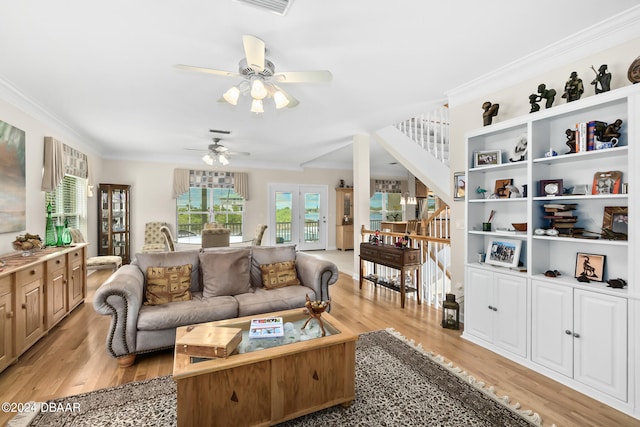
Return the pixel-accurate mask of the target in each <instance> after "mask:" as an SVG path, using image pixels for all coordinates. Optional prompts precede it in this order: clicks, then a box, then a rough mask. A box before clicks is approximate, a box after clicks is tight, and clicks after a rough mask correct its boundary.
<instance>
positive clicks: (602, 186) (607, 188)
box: [591, 171, 622, 194]
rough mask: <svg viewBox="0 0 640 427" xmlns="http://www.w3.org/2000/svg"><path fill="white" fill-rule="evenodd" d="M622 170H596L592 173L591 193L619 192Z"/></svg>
mask: <svg viewBox="0 0 640 427" xmlns="http://www.w3.org/2000/svg"><path fill="white" fill-rule="evenodd" d="M621 182H622V172H620V171H608V172H596V173H595V174H594V175H593V186H592V187H591V194H620V189H621Z"/></svg>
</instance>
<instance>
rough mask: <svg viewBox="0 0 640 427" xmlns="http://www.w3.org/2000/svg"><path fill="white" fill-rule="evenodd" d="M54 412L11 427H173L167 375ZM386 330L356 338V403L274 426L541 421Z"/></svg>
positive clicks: (58, 403)
mask: <svg viewBox="0 0 640 427" xmlns="http://www.w3.org/2000/svg"><path fill="white" fill-rule="evenodd" d="M50 402H51V403H50V404H53V407H54V408H67V409H72V408H74V406H73V405H76V406H75V408H78V407H79V410H77V411H71V410H69V411H56V412H51V411H47V412H40V413H38V414H37V415H36V416H35V417H16V418H14V419H13V420H11V421H10V423H9V426H14V427H15V426H48V427H49V426H92V427H94V426H123V425H126V426H163V427H166V426H175V425H176V424H177V422H176V387H175V383H174V381H173V379H172V378H171V377H170V376H166V377H159V378H154V379H151V380H147V381H142V382H134V383H129V384H124V385H121V386H118V387H113V388H107V389H101V390H97V391H95V392H89V393H83V394H79V395H75V396H70V397H66V398H62V399H57V400H53V401H50ZM519 406H520V405H519V404H511V403H510V402H509V398H507V397H500V398H498V397H496V396H495V394H494V393H493V390H492V388H490V387H485V386H484V384H482V383H479V382H478V381H476V380H475V379H474V378H473V377H471V376H469V375H467V374H466V373H464V372H462V371H460V370H459V369H457V368H455V367H453V366H451V364H446V363H444V362H443V360H442V358H441V357H439V356H435V355H433V354H430V353H428V352H425V351H424V350H423V349H422V347H421V345H415V344H414V343H413V342H410V341H408V340H406V339H404V338H403V337H402V336H401V335H400V334H398V333H397V332H395V331H393V330H392V329H388V330H387V331H376V332H369V333H366V334H362V335H361V336H360V338H359V339H358V342H357V347H356V399H355V401H354V402H353V404H352V405H351V406H350V407H348V408H343V407H342V406H336V407H333V408H328V409H325V410H322V411H319V412H316V413H313V414H310V415H306V416H304V417H300V418H297V419H294V420H291V421H288V422H286V423H283V424H280V426H286V427H297V426H300V427H302V426H304V427H308V426H443V427H444V426H452V427H453V426H460V427H463V426H464V427H468V426H531V425H536V426H539V425H540V424H541V420H540V417H539V416H538V415H537V414H535V413H532V412H531V411H521V410H519Z"/></svg>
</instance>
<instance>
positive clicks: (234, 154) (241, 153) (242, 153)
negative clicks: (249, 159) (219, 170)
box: [224, 151, 251, 156]
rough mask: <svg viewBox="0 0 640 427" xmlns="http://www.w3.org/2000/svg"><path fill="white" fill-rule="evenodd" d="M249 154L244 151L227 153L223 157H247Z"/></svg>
mask: <svg viewBox="0 0 640 427" xmlns="http://www.w3.org/2000/svg"><path fill="white" fill-rule="evenodd" d="M250 154H251V153H247V152H246V151H227V152H226V153H224V155H225V156H249V155H250Z"/></svg>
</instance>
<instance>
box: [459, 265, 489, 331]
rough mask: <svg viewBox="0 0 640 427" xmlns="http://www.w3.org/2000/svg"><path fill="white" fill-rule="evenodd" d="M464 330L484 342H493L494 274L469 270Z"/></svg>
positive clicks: (475, 269) (476, 269)
mask: <svg viewBox="0 0 640 427" xmlns="http://www.w3.org/2000/svg"><path fill="white" fill-rule="evenodd" d="M466 280H467V281H466V283H467V285H466V286H465V291H464V293H465V305H464V306H465V312H464V330H465V332H468V333H469V334H471V335H474V336H476V337H478V338H481V339H483V340H486V341H489V342H492V341H493V318H494V315H493V313H494V312H493V305H492V303H493V273H491V272H490V271H487V270H483V269H479V268H467V279H466Z"/></svg>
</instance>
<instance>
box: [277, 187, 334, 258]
mask: <svg viewBox="0 0 640 427" xmlns="http://www.w3.org/2000/svg"><path fill="white" fill-rule="evenodd" d="M327 194H328V189H327V186H326V185H298V184H269V216H268V218H269V227H268V228H267V231H268V232H269V241H270V244H272V245H291V244H295V245H296V247H297V249H298V250H305V251H308V250H323V249H326V248H327V239H328V229H327V205H328V199H327Z"/></svg>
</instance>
